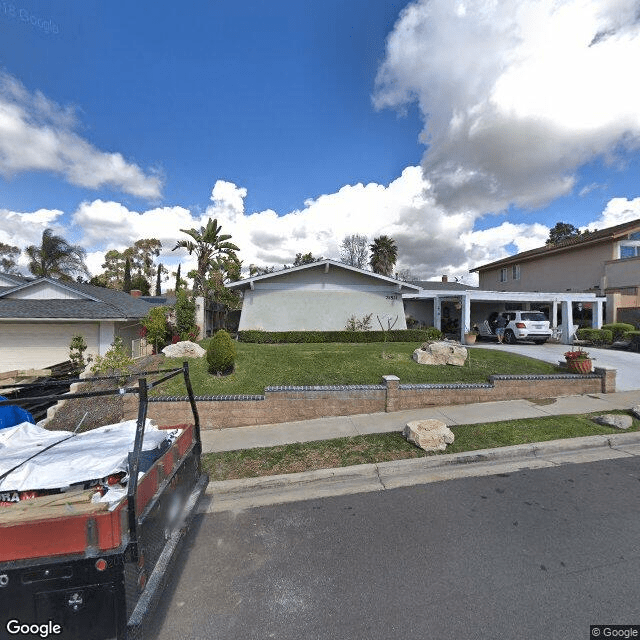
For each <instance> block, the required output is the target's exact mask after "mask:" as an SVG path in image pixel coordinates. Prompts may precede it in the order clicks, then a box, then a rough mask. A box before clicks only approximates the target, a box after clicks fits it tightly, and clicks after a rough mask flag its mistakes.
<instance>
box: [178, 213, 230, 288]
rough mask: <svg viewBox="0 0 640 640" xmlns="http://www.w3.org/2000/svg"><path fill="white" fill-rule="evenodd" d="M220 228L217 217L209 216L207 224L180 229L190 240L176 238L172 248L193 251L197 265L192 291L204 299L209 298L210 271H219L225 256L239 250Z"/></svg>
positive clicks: (190, 252)
mask: <svg viewBox="0 0 640 640" xmlns="http://www.w3.org/2000/svg"><path fill="white" fill-rule="evenodd" d="M221 230H222V227H221V226H220V225H218V221H217V219H213V220H212V219H211V218H209V221H208V222H207V225H206V226H205V227H200V229H180V231H182V232H183V233H186V234H187V235H188V236H190V237H191V240H178V242H177V243H176V246H175V247H174V248H173V251H175V250H176V249H180V248H183V249H186V250H187V252H188V253H189V255H191V254H192V253H195V255H196V258H197V261H198V266H197V268H196V273H195V278H194V292H196V293H199V294H201V295H202V296H203V297H204V299H205V300H209V298H210V286H211V285H210V281H209V278H208V276H209V274H210V272H211V271H212V270H213V271H216V270H218V271H219V270H220V269H221V262H222V260H223V259H224V258H225V257H227V258H228V257H231V256H235V252H236V251H240V249H239V248H238V247H236V245H235V244H233V243H232V242H229V240H230V238H231V236H230V235H228V234H221V233H220V231H221ZM236 260H237V258H236Z"/></svg>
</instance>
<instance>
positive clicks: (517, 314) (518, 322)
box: [500, 311, 553, 344]
mask: <svg viewBox="0 0 640 640" xmlns="http://www.w3.org/2000/svg"><path fill="white" fill-rule="evenodd" d="M500 315H501V316H504V317H505V318H506V320H507V326H506V327H505V328H504V341H505V342H506V343H508V344H515V343H516V342H517V341H518V340H532V341H533V342H535V343H536V344H544V343H545V342H546V341H547V340H548V339H549V338H550V337H551V335H552V334H553V331H552V329H551V326H550V323H549V321H548V320H547V317H546V316H545V315H544V313H542V311H503V312H502V313H501V314H500Z"/></svg>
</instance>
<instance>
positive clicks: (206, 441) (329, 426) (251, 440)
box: [202, 389, 640, 453]
mask: <svg viewBox="0 0 640 640" xmlns="http://www.w3.org/2000/svg"><path fill="white" fill-rule="evenodd" d="M637 404H640V389H639V390H635V391H623V392H619V393H598V394H589V395H579V396H565V397H562V398H551V399H549V400H538V401H531V400H507V401H502V402H481V403H477V404H464V405H453V406H444V407H428V408H425V409H411V410H410V411H397V412H394V413H368V414H360V415H354V416H337V417H330V418H317V419H315V420H303V421H298V422H283V423H279V424H269V425H257V426H254V427H234V428H229V429H208V430H203V431H202V450H203V452H204V453H211V452H215V451H233V450H236V449H253V448H256V447H274V446H278V445H283V444H292V443H294V442H311V441H313V440H330V439H332V438H343V437H347V436H359V435H363V434H367V433H387V432H389V431H402V429H403V428H404V426H405V424H406V423H407V422H409V421H411V420H426V419H428V418H437V419H438V420H442V421H443V422H445V423H446V424H447V425H448V426H451V425H458V424H476V423H479V422H496V421H499V420H514V419H519V418H539V417H545V416H550V415H563V414H572V413H591V412H593V411H603V412H605V411H611V410H612V409H629V408H631V407H633V406H634V405H637Z"/></svg>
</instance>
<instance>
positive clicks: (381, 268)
mask: <svg viewBox="0 0 640 640" xmlns="http://www.w3.org/2000/svg"><path fill="white" fill-rule="evenodd" d="M369 249H370V250H371V258H370V259H369V264H370V265H371V269H372V270H373V272H374V273H379V274H381V275H383V276H387V277H391V275H392V274H393V267H395V264H396V261H397V259H398V247H397V245H396V241H395V240H394V239H393V238H390V237H389V236H384V235H383V236H379V237H377V238H374V239H373V243H372V244H370V245H369Z"/></svg>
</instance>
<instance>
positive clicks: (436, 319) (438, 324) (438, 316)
mask: <svg viewBox="0 0 640 640" xmlns="http://www.w3.org/2000/svg"><path fill="white" fill-rule="evenodd" d="M441 307H442V304H441V302H440V297H439V296H434V298H433V326H434V327H435V328H436V329H437V330H438V331H440V330H441V329H442V308H441Z"/></svg>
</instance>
